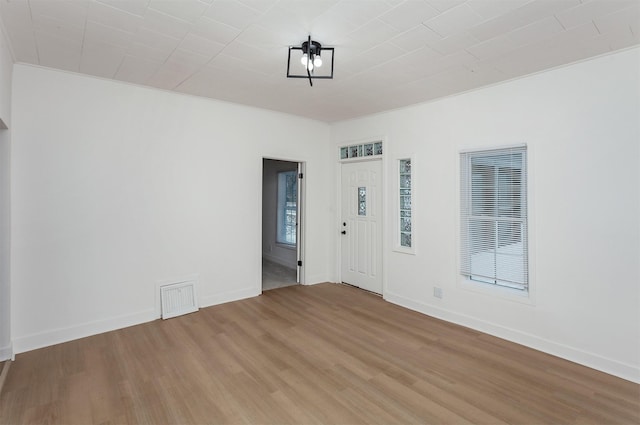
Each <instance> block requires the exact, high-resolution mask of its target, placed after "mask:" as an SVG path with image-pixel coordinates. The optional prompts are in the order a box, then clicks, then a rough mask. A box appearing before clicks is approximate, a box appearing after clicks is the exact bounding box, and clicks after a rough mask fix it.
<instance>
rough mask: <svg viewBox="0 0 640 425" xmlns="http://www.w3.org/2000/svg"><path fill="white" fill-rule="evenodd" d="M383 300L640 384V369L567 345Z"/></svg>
mask: <svg viewBox="0 0 640 425" xmlns="http://www.w3.org/2000/svg"><path fill="white" fill-rule="evenodd" d="M384 299H385V300H386V301H389V302H390V303H393V304H397V305H399V306H402V307H405V308H408V309H410V310H414V311H417V312H419V313H422V314H426V315H428V316H432V317H436V318H438V319H442V320H445V321H447V322H451V323H455V324H457V325H462V326H466V327H468V328H471V329H475V330H477V331H480V332H484V333H487V334H489V335H493V336H497V337H498V338H503V339H506V340H508V341H512V342H515V343H517V344H521V345H524V346H527V347H530V348H533V349H535V350H539V351H542V352H544V353H548V354H551V355H554V356H556V357H561V358H563V359H566V360H569V361H572V362H575V363H579V364H581V365H584V366H587V367H590V368H593V369H596V370H599V371H602V372H605V373H608V374H610V375H614V376H617V377H619V378H622V379H626V380H628V381H632V382H636V383H640V368H639V367H637V366H634V365H630V364H627V363H622V362H619V361H617V360H613V359H609V358H606V357H602V356H599V355H597V354H593V353H589V352H586V351H583V350H580V349H577V348H574V347H570V346H568V345H564V344H561V343H557V342H554V341H550V340H547V339H544V338H540V337H538V336H536V335H531V334H528V333H525V332H521V331H518V330H516V329H511V328H507V327H504V326H501V325H496V324H494V323H490V322H486V321H483V320H479V319H477V318H475V317H472V316H467V315H464V314H460V313H456V312H453V311H450V310H447V309H443V308H439V307H435V306H432V305H428V304H424V303H421V302H419V301H415V300H412V299H409V298H405V297H402V296H400V295H396V294H393V293H389V292H386V293H385V294H384Z"/></svg>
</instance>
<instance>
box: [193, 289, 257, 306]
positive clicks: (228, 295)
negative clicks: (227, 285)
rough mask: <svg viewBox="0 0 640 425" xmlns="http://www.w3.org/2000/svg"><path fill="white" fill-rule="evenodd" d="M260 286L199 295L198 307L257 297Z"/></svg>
mask: <svg viewBox="0 0 640 425" xmlns="http://www.w3.org/2000/svg"><path fill="white" fill-rule="evenodd" d="M260 291H261V288H245V289H238V290H235V291H227V292H222V293H219V294H214V295H206V296H203V295H202V294H201V295H200V307H210V306H212V305H218V304H224V303H228V302H232V301H240V300H243V299H245V298H252V297H257V296H258V295H260Z"/></svg>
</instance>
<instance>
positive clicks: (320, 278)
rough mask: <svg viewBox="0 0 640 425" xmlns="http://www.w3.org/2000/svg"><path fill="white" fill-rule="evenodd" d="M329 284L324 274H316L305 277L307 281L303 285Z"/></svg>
mask: <svg viewBox="0 0 640 425" xmlns="http://www.w3.org/2000/svg"><path fill="white" fill-rule="evenodd" d="M325 282H329V280H328V279H327V276H326V275H324V274H316V275H311V276H307V281H306V282H305V283H304V284H305V285H317V284H318V283H325Z"/></svg>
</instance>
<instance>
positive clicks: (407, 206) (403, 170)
mask: <svg viewBox="0 0 640 425" xmlns="http://www.w3.org/2000/svg"><path fill="white" fill-rule="evenodd" d="M398 170H399V181H400V185H399V186H400V187H399V191H400V192H399V194H400V203H399V205H400V211H399V212H400V214H399V219H400V220H399V221H400V222H399V227H400V229H399V230H400V241H399V242H400V246H401V247H405V248H411V246H412V241H411V212H412V211H411V159H401V160H400V161H399V163H398Z"/></svg>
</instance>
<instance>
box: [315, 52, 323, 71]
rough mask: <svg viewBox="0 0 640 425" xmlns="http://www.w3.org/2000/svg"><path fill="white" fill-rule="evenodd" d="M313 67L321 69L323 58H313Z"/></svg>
mask: <svg viewBox="0 0 640 425" xmlns="http://www.w3.org/2000/svg"><path fill="white" fill-rule="evenodd" d="M313 65H315V67H316V68H320V67H321V66H322V58H321V57H320V56H318V55H316V57H315V58H313Z"/></svg>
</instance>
